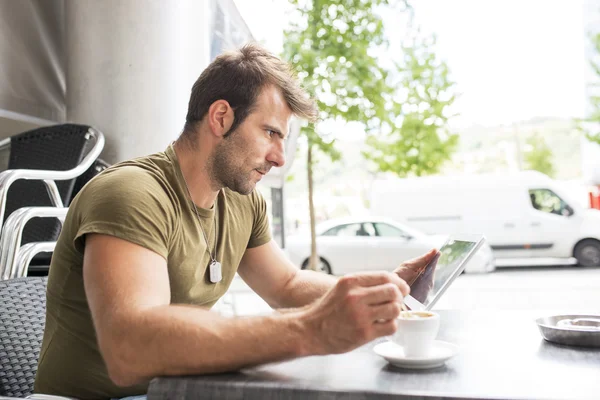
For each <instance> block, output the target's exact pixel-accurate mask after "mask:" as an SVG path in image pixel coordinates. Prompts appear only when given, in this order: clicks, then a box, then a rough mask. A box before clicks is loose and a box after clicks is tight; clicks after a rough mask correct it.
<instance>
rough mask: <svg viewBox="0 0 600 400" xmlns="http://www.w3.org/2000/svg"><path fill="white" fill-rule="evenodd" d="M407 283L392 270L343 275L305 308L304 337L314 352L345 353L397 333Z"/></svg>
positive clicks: (406, 292) (408, 289) (407, 290)
mask: <svg viewBox="0 0 600 400" xmlns="http://www.w3.org/2000/svg"><path fill="white" fill-rule="evenodd" d="M409 291H410V288H409V286H408V284H407V283H406V282H405V281H403V280H402V279H400V277H399V276H398V275H396V274H394V273H391V272H371V273H359V274H352V275H346V276H343V277H342V278H340V279H339V281H338V282H337V284H336V285H335V286H334V287H333V288H332V289H331V290H330V291H329V292H327V293H326V294H325V295H324V296H323V297H321V298H320V299H318V300H317V301H316V302H314V303H313V304H311V305H310V306H308V307H307V309H306V313H305V314H304V317H305V318H304V323H305V326H306V327H307V340H309V341H311V342H312V346H311V347H312V349H313V350H314V351H315V352H316V354H331V353H344V352H346V351H350V350H352V349H354V348H356V347H359V346H361V345H363V344H365V343H367V342H369V341H371V340H373V339H375V338H378V337H380V336H388V335H392V334H393V333H394V332H396V329H397V323H396V318H397V317H398V315H400V310H401V305H402V301H403V298H404V296H406V295H407V294H408V293H409Z"/></svg>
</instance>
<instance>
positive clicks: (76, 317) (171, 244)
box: [35, 146, 271, 399]
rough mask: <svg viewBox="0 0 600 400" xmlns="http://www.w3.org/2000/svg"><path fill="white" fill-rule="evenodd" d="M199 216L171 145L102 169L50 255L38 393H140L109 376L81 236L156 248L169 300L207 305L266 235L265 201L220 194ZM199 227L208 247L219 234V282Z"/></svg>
mask: <svg viewBox="0 0 600 400" xmlns="http://www.w3.org/2000/svg"><path fill="white" fill-rule="evenodd" d="M198 213H199V214H200V218H198V216H197V215H196V214H195V211H194V207H193V203H192V201H191V199H190V196H189V195H188V193H187V189H186V187H185V181H184V180H183V175H182V173H181V170H180V168H179V163H178V161H177V157H176V155H175V151H174V150H173V147H172V146H169V147H168V148H167V150H166V151H165V152H162V153H156V154H153V155H150V156H147V157H142V158H138V159H134V160H132V161H126V162H122V163H120V164H117V165H115V166H113V167H110V168H108V169H106V170H105V171H103V172H102V173H101V174H100V175H98V176H97V177H95V178H94V179H93V180H92V181H91V182H89V183H88V184H87V185H86V186H85V187H84V188H83V189H82V191H81V192H80V194H79V195H78V196H77V197H76V198H75V199H74V201H73V203H72V204H71V206H70V208H69V212H68V214H67V217H66V219H65V222H64V225H63V229H62V232H61V235H60V238H59V239H58V242H57V244H56V249H55V250H54V255H53V257H52V264H51V266H50V272H49V277H48V292H47V305H46V327H45V332H44V339H43V342H42V349H41V352H40V359H39V366H38V371H37V376H36V381H35V392H36V393H45V394H55V395H63V396H70V397H76V398H79V399H91V398H94V399H99V398H112V397H123V396H129V395H135V394H143V393H146V390H147V384H143V385H137V386H135V387H128V388H121V387H118V386H116V385H114V384H113V383H112V381H111V380H110V379H109V377H108V373H107V369H106V366H105V364H104V361H103V359H102V357H101V355H100V352H99V349H98V344H97V341H96V335H95V332H94V327H93V324H92V318H91V315H90V310H89V307H88V303H87V299H86V296H85V291H84V285H83V272H82V267H83V252H84V249H85V235H86V234H88V233H100V234H106V235H111V236H115V237H118V238H121V239H123V240H127V241H129V242H132V243H135V244H138V245H140V246H143V247H145V248H147V249H149V250H152V251H154V252H155V253H157V254H159V255H160V256H162V257H164V258H165V260H167V268H168V273H169V285H170V288H171V303H172V304H176V303H177V304H194V305H197V306H202V307H206V308H210V307H212V306H213V305H214V304H215V303H216V301H217V300H218V299H219V298H220V297H221V296H222V295H223V294H224V293H225V291H226V290H227V288H228V287H229V285H230V283H231V281H232V279H233V277H234V275H235V273H236V271H237V268H238V265H239V263H240V260H241V259H242V256H243V255H244V252H245V250H246V249H247V248H252V247H257V246H260V245H263V244H265V243H267V242H268V241H270V240H271V236H270V229H269V223H268V218H267V212H266V203H265V201H264V199H263V198H262V196H260V194H259V193H258V192H257V191H254V192H252V193H251V194H250V195H248V196H244V195H240V194H238V193H235V192H233V191H231V190H228V189H224V190H221V191H220V193H219V195H218V197H217V200H216V201H215V205H214V206H213V207H212V208H211V209H202V208H199V207H198ZM200 223H201V224H202V226H203V228H204V231H205V232H206V235H207V236H208V241H209V244H210V249H211V250H212V249H214V241H215V234H218V236H217V257H216V258H217V260H218V261H220V262H221V264H222V275H223V279H222V280H221V281H220V282H218V283H211V282H210V280H209V276H208V274H209V271H208V265H209V263H210V256H209V255H208V252H207V251H206V241H205V239H204V237H203V235H202V231H201V230H200V225H199V224H200ZM215 226H216V227H217V229H216V232H215ZM120 267H121V268H124V266H120ZM198 356H201V355H198Z"/></svg>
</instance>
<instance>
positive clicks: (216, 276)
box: [180, 167, 223, 283]
mask: <svg viewBox="0 0 600 400" xmlns="http://www.w3.org/2000/svg"><path fill="white" fill-rule="evenodd" d="M180 168H181V167H180ZM181 176H182V177H183V183H184V184H185V188H186V189H187V192H188V195H189V196H190V200H191V201H192V205H193V206H194V212H195V213H196V216H197V217H198V222H199V224H200V231H201V232H202V236H204V241H205V242H206V252H207V253H208V255H209V256H210V266H209V267H208V269H209V279H210V281H211V282H212V283H218V282H220V281H221V279H223V276H222V273H221V263H220V262H218V261H217V238H218V236H219V235H218V233H217V231H218V229H219V227H218V226H217V210H216V206H215V210H214V211H215V218H214V224H215V229H214V231H215V249H214V251H213V252H211V251H210V243H209V242H208V237H207V236H206V233H205V232H204V228H203V227H202V219H201V218H200V213H199V212H198V208H197V207H196V203H194V199H193V198H192V192H190V188H189V187H188V184H187V182H186V181H185V176H183V171H181ZM217 197H218V195H217Z"/></svg>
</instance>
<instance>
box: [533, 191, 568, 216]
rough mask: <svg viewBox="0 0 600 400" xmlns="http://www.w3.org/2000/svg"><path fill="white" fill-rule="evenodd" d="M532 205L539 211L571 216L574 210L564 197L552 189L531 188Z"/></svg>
mask: <svg viewBox="0 0 600 400" xmlns="http://www.w3.org/2000/svg"><path fill="white" fill-rule="evenodd" d="M529 197H530V198H531V205H532V206H533V208H535V209H536V210H538V211H542V212H546V213H550V214H556V215H561V216H565V217H570V216H571V215H573V213H574V211H573V208H571V207H570V206H569V205H568V204H567V203H566V202H565V201H564V200H563V199H561V198H560V197H559V196H558V195H557V194H556V193H554V192H553V191H552V190H550V189H531V190H530V191H529Z"/></svg>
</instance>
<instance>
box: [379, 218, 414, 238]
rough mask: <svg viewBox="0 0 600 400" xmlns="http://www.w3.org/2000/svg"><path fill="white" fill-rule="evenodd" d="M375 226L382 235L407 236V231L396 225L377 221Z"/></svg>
mask: <svg viewBox="0 0 600 400" xmlns="http://www.w3.org/2000/svg"><path fill="white" fill-rule="evenodd" d="M375 227H376V228H377V235H378V236H382V237H406V236H408V235H407V234H406V233H404V232H403V231H401V230H400V229H398V228H396V227H395V226H392V225H389V224H385V223H382V222H376V223H375Z"/></svg>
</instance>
